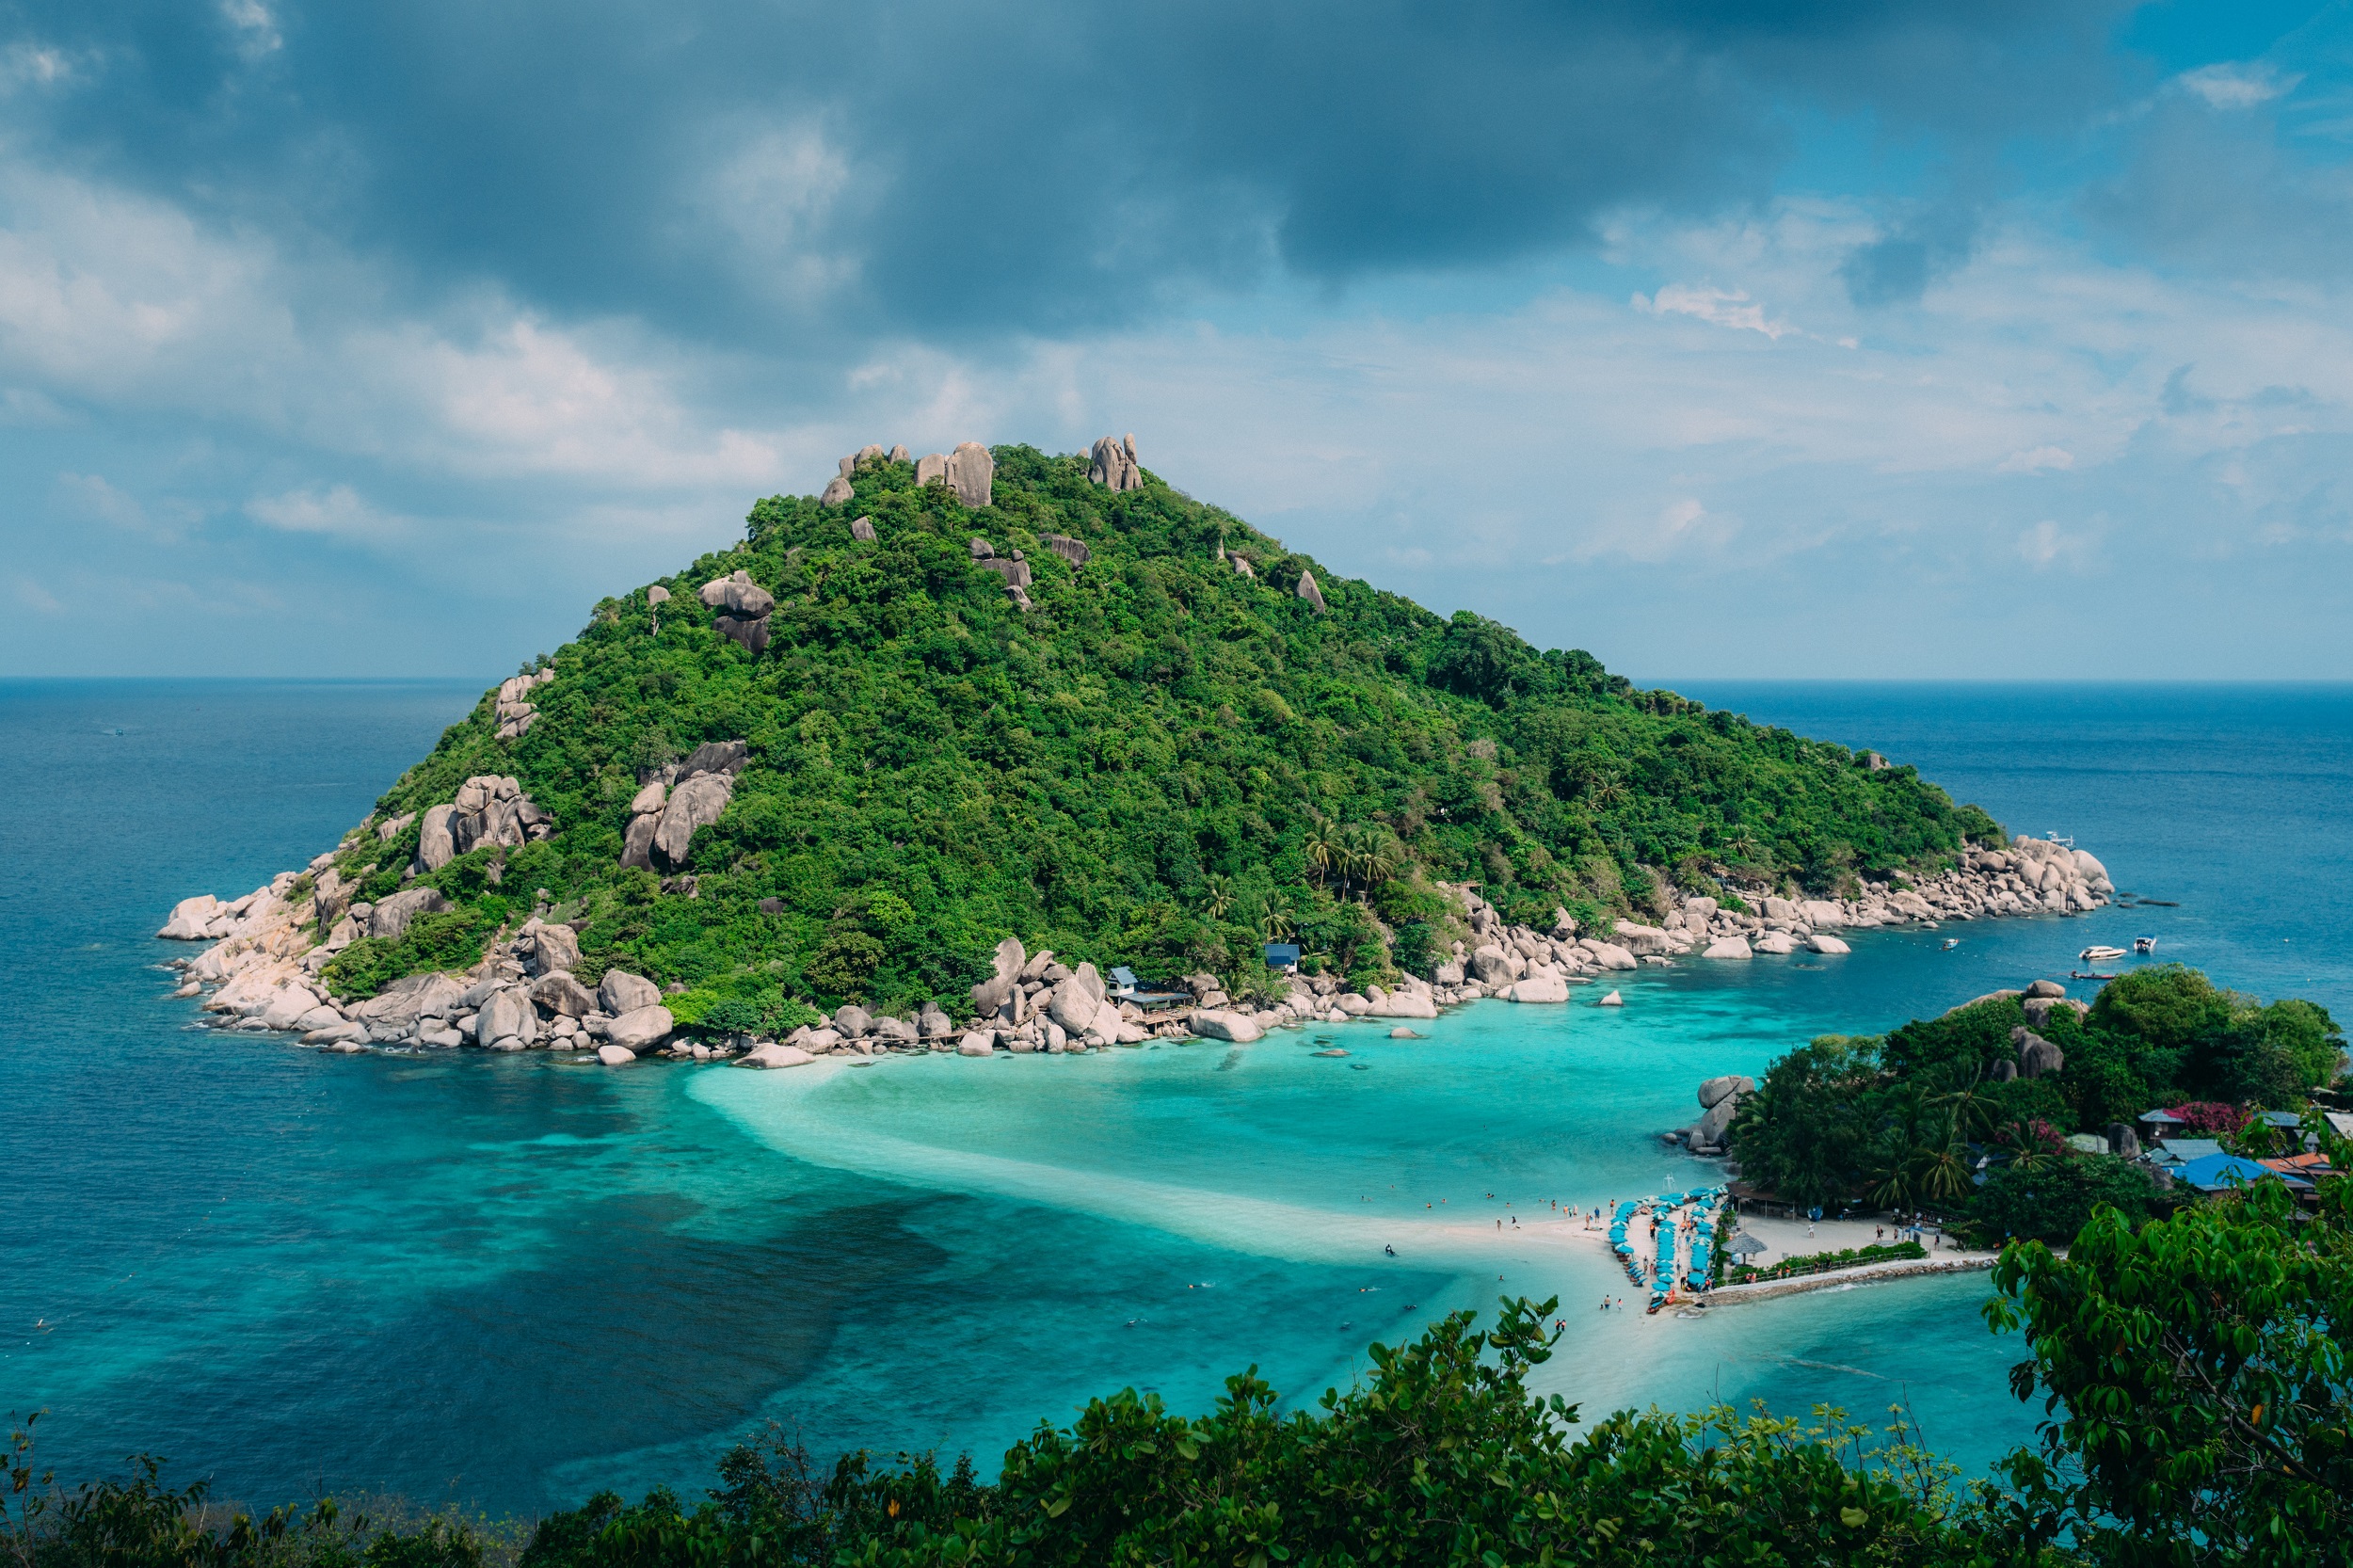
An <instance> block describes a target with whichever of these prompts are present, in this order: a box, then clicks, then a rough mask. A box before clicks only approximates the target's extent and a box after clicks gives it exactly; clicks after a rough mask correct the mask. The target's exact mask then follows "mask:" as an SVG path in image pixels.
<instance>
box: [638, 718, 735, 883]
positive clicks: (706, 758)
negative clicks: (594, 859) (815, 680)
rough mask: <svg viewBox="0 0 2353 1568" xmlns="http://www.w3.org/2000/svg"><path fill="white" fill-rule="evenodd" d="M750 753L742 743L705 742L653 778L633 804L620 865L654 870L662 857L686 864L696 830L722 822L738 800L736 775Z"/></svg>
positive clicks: (676, 864) (671, 863)
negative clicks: (731, 801) (730, 807)
mask: <svg viewBox="0 0 2353 1568" xmlns="http://www.w3.org/2000/svg"><path fill="white" fill-rule="evenodd" d="M750 751H751V748H750V747H749V746H748V745H747V744H744V742H742V741H705V742H704V743H703V744H701V745H698V746H696V748H695V749H694V750H693V751H691V752H688V753H687V754H686V758H685V760H683V761H680V762H673V763H671V764H670V765H669V766H667V767H664V768H662V769H660V770H658V771H656V772H655V773H653V774H651V775H649V776H647V777H646V780H645V783H644V784H643V785H642V786H641V787H640V788H639V789H638V792H637V794H636V798H634V799H632V801H631V802H630V803H629V830H628V832H627V833H625V834H624V835H623V836H622V839H621V864H622V865H624V866H642V867H644V868H646V869H647V870H648V871H651V870H653V869H655V865H654V862H655V859H656V857H657V856H659V857H660V859H661V862H662V864H663V865H664V866H668V867H673V868H675V867H679V866H683V865H684V864H686V856H687V851H688V849H689V848H690V847H691V846H692V845H693V843H694V840H695V833H696V829H698V828H705V827H709V826H710V825H711V824H712V823H715V822H717V821H718V820H719V818H720V817H721V816H722V815H723V814H725V812H726V811H727V808H728V801H729V800H731V799H733V798H734V796H735V776H736V775H737V774H739V773H742V772H743V771H744V765H745V764H746V763H747V762H748V761H749V760H750Z"/></svg>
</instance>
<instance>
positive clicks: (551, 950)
mask: <svg viewBox="0 0 2353 1568" xmlns="http://www.w3.org/2000/svg"><path fill="white" fill-rule="evenodd" d="M524 935H525V936H527V937H528V938H529V939H530V942H531V947H530V950H529V951H530V965H531V972H532V973H533V974H553V973H555V972H556V971H557V970H559V969H560V970H562V971H563V972H565V973H566V974H569V973H570V972H571V971H572V970H574V969H576V968H580V938H579V937H578V936H574V935H572V928H571V927H570V926H568V925H560V924H559V925H549V924H544V923H540V924H535V925H533V926H532V927H531V928H530V930H529V931H527V932H526V933H524Z"/></svg>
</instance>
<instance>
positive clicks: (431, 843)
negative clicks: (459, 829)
mask: <svg viewBox="0 0 2353 1568" xmlns="http://www.w3.org/2000/svg"><path fill="white" fill-rule="evenodd" d="M456 814H457V808H456V807H455V806H436V807H434V808H432V809H430V810H428V811H427V812H425V814H424V823H423V824H421V825H420V826H419V827H418V829H417V861H416V865H417V871H418V873H419V874H420V875H422V874H423V873H424V872H438V871H440V869H441V868H442V867H443V866H446V865H448V864H449V863H450V862H451V861H452V860H455V859H456V858H457V840H456V839H454V838H453V837H451V835H450V830H449V820H450V818H452V817H454V816H456Z"/></svg>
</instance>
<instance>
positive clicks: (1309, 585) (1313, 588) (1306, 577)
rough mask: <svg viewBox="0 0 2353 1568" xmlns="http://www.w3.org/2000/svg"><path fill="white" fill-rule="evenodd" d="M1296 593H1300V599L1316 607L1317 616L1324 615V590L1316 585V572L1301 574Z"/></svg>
mask: <svg viewBox="0 0 2353 1568" xmlns="http://www.w3.org/2000/svg"><path fill="white" fill-rule="evenodd" d="M1295 591H1296V592H1297V593H1298V595H1299V597H1300V598H1302V599H1304V600H1306V601H1307V602H1308V603H1310V604H1312V605H1314V606H1315V607H1316V614H1317V615H1319V616H1320V615H1322V614H1324V605H1323V590H1322V589H1321V588H1320V587H1318V586H1317V585H1316V574H1315V573H1314V572H1312V571H1303V572H1301V573H1300V574H1299V586H1298V588H1297V589H1296V590H1295Z"/></svg>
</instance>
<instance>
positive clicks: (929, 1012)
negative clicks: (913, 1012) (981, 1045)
mask: <svg viewBox="0 0 2353 1568" xmlns="http://www.w3.org/2000/svg"><path fill="white" fill-rule="evenodd" d="M915 1026H916V1027H917V1028H918V1029H920V1030H921V1031H922V1032H923V1038H924V1039H926V1040H939V1039H944V1038H946V1037H947V1036H948V1035H950V1034H952V1033H953V1032H955V1027H956V1026H955V1020H953V1019H952V1018H951V1017H949V1016H948V1015H947V1014H946V1013H944V1012H942V1011H941V1010H940V1006H939V1003H937V1002H936V1001H927V1002H925V1003H924V1004H923V1011H922V1013H921V1014H920V1016H917V1018H916V1020H915Z"/></svg>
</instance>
